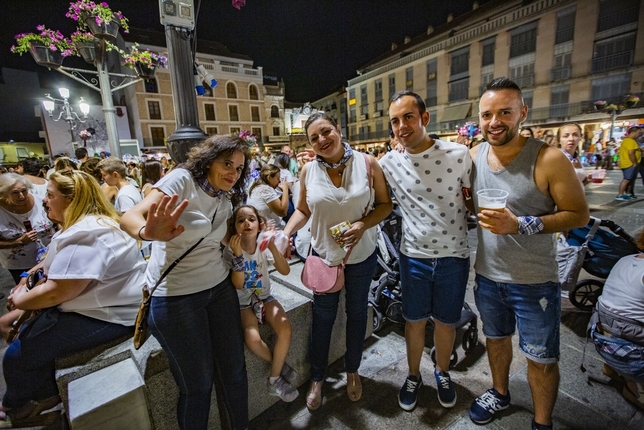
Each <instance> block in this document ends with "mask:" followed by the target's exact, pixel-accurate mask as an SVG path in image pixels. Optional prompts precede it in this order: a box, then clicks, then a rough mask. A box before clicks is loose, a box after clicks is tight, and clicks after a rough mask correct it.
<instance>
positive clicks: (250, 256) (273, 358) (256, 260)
mask: <svg viewBox="0 0 644 430" xmlns="http://www.w3.org/2000/svg"><path fill="white" fill-rule="evenodd" d="M230 223H231V224H230V225H229V231H230V232H231V233H233V234H232V236H231V237H230V240H229V243H228V246H227V247H226V249H225V251H224V259H225V260H226V261H228V262H230V265H231V267H232V275H231V277H232V282H233V285H235V288H237V294H238V296H239V306H240V308H241V320H242V326H243V329H244V341H245V342H246V346H248V348H249V349H250V350H251V351H252V352H253V354H255V355H256V356H258V357H259V358H261V359H263V360H266V361H268V362H269V363H271V373H270V377H269V378H268V383H267V385H268V394H269V395H271V396H278V397H280V398H281V399H282V400H283V401H285V402H292V401H293V400H295V399H296V398H297V396H298V394H299V393H298V391H297V390H296V389H295V388H294V387H293V385H291V381H292V380H293V377H294V373H295V372H294V371H293V369H292V368H291V367H290V366H289V365H288V364H286V363H285V360H286V355H287V353H288V349H289V347H290V345H291V323H290V321H289V320H288V318H287V317H286V312H284V308H282V305H280V304H279V302H278V301H277V300H276V299H275V297H273V296H272V295H271V284H270V279H269V276H268V258H267V256H266V254H265V253H264V252H262V250H260V246H258V244H257V236H258V235H259V233H260V231H261V230H262V228H264V226H265V225H266V223H265V220H264V218H263V217H261V216H260V215H259V213H258V211H257V209H255V208H254V207H253V206H240V207H238V208H237V209H236V210H235V211H234V213H233V216H232V217H231V219H230ZM235 233H236V234H235ZM268 250H269V251H270V254H271V255H272V257H273V260H274V263H273V264H274V265H275V268H276V269H277V271H278V272H279V273H281V274H282V275H288V273H289V272H290V267H289V265H288V263H287V261H286V259H285V258H284V256H283V255H282V253H281V252H280V251H279V249H278V248H277V246H276V245H275V242H274V236H273V237H271V238H270V240H269V242H268ZM264 319H265V320H266V321H267V322H268V324H270V326H271V327H272V328H273V330H275V333H276V334H277V341H276V342H275V348H274V350H273V352H272V353H271V350H270V349H269V348H268V346H267V345H266V343H265V342H264V341H263V340H262V339H261V337H260V335H259V323H262V324H263V322H264Z"/></svg>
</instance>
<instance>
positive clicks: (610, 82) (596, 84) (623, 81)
mask: <svg viewBox="0 0 644 430" xmlns="http://www.w3.org/2000/svg"><path fill="white" fill-rule="evenodd" d="M591 85H592V91H591V94H592V97H591V99H592V100H606V99H610V98H615V97H622V96H623V95H624V94H628V93H629V91H630V88H631V74H630V73H622V74H621V75H613V76H607V77H605V78H599V79H593V80H592V84H591Z"/></svg>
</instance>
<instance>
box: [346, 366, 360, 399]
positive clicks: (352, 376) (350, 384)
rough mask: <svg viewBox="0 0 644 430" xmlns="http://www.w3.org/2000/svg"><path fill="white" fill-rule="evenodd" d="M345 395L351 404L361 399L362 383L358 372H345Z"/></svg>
mask: <svg viewBox="0 0 644 430" xmlns="http://www.w3.org/2000/svg"><path fill="white" fill-rule="evenodd" d="M347 395H348V396H349V400H351V401H352V402H357V401H358V400H360V398H361V397H362V381H361V380H360V375H359V374H358V372H355V373H349V372H347Z"/></svg>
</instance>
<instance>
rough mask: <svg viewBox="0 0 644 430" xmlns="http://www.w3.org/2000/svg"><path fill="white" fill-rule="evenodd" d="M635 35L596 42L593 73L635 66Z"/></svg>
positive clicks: (630, 34) (629, 34)
mask: <svg viewBox="0 0 644 430" xmlns="http://www.w3.org/2000/svg"><path fill="white" fill-rule="evenodd" d="M634 54H635V33H628V34H624V35H621V36H616V37H611V38H610V39H605V40H602V41H599V42H595V52H594V53H593V72H601V71H605V70H612V69H619V68H621V67H627V66H630V65H632V64H633V56H634Z"/></svg>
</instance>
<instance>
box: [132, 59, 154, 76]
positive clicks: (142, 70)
mask: <svg viewBox="0 0 644 430" xmlns="http://www.w3.org/2000/svg"><path fill="white" fill-rule="evenodd" d="M134 70H135V71H136V74H137V75H138V76H139V78H143V79H152V78H154V75H155V73H156V71H157V66H156V64H151V65H149V66H148V65H147V64H143V63H135V64H134Z"/></svg>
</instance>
